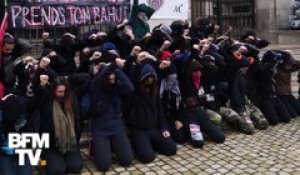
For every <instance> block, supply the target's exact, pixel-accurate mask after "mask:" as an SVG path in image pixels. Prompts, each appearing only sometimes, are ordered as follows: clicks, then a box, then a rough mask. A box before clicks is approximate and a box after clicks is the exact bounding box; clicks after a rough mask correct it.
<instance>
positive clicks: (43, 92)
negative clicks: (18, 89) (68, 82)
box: [28, 86, 81, 148]
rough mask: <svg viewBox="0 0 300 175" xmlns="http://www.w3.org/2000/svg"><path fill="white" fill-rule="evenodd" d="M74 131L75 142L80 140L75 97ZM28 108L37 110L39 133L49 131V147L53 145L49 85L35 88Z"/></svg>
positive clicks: (53, 135) (51, 106)
mask: <svg viewBox="0 0 300 175" xmlns="http://www.w3.org/2000/svg"><path fill="white" fill-rule="evenodd" d="M72 104H73V110H74V121H75V128H74V129H75V133H76V139H77V143H79V140H80V134H81V119H80V113H79V105H78V102H77V99H76V97H74V100H73V103H72ZM28 107H29V110H31V111H34V110H38V111H39V113H40V129H39V131H40V133H49V135H50V148H51V147H52V148H53V147H54V146H55V129H54V121H53V94H52V93H51V88H50V86H46V87H41V86H39V87H38V88H37V91H36V93H35V96H34V98H33V99H32V100H31V101H30V103H29V104H28Z"/></svg>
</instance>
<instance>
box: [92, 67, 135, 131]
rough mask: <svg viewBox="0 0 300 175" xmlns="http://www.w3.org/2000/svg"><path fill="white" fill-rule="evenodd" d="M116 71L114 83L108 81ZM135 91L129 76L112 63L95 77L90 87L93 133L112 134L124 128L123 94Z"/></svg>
mask: <svg viewBox="0 0 300 175" xmlns="http://www.w3.org/2000/svg"><path fill="white" fill-rule="evenodd" d="M112 73H115V75H116V82H115V84H114V85H110V84H109V83H108V80H109V75H110V74H112ZM133 91H134V86H133V85H132V83H131V82H130V80H129V78H128V77H127V76H126V75H125V74H124V73H123V72H122V71H121V70H120V69H118V68H117V66H116V65H115V63H114V62H113V63H111V64H110V65H109V66H108V67H107V68H104V70H102V71H101V72H99V74H98V75H96V76H95V77H94V79H93V80H92V83H91V87H90V95H91V115H92V119H91V133H92V134H100V135H112V134H116V133H118V132H120V131H123V130H124V126H123V122H122V118H121V96H123V95H128V94H130V93H131V92H133Z"/></svg>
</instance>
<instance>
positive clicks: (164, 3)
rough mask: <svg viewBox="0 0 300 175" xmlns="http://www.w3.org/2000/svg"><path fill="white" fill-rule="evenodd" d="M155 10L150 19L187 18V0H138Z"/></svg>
mask: <svg viewBox="0 0 300 175" xmlns="http://www.w3.org/2000/svg"><path fill="white" fill-rule="evenodd" d="M139 2H140V4H141V3H145V4H147V5H149V6H151V7H152V8H153V9H155V10H156V12H155V13H154V15H153V16H152V17H151V19H174V20H176V19H177V20H178V19H183V20H185V19H188V16H189V13H188V11H189V10H188V9H189V3H188V0H140V1H139Z"/></svg>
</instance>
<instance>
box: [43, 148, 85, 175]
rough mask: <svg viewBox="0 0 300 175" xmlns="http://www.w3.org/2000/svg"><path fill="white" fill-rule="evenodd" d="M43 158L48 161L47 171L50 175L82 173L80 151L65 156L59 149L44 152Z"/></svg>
mask: <svg viewBox="0 0 300 175" xmlns="http://www.w3.org/2000/svg"><path fill="white" fill-rule="evenodd" d="M42 157H43V159H44V160H46V161H47V167H46V171H47V174H48V175H65V174H67V173H74V174H76V173H80V171H81V169H82V167H83V161H82V158H81V154H80V151H79V150H78V151H75V152H67V153H65V154H63V153H61V152H59V151H58V150H57V149H53V148H52V149H51V148H50V149H49V150H44V151H43V153H42Z"/></svg>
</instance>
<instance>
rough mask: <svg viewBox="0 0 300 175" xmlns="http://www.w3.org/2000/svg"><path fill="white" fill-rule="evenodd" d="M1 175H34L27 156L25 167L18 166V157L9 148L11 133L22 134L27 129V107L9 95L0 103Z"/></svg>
mask: <svg viewBox="0 0 300 175" xmlns="http://www.w3.org/2000/svg"><path fill="white" fill-rule="evenodd" d="M0 112H1V115H0V174H1V175H33V168H32V167H31V165H30V163H29V159H28V157H27V156H26V159H25V165H24V166H18V156H17V155H16V154H14V150H13V148H9V147H8V140H7V137H8V134H9V133H22V132H23V131H25V130H26V129H24V126H25V125H26V122H27V118H26V115H25V105H24V103H22V101H21V100H20V98H19V97H18V96H16V95H12V94H10V95H7V96H5V97H4V98H3V99H1V102H0Z"/></svg>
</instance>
